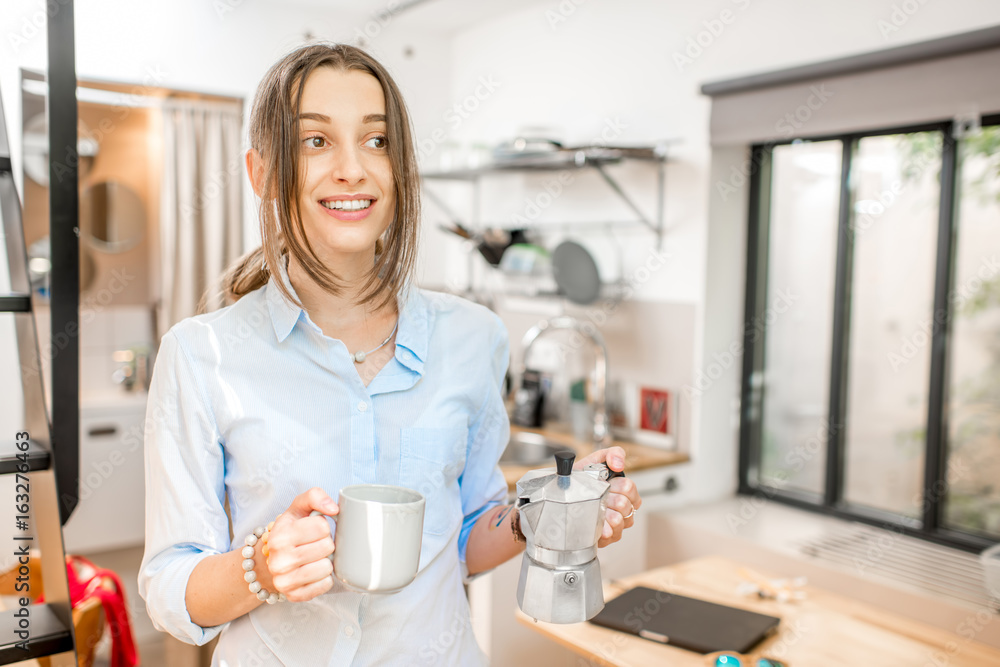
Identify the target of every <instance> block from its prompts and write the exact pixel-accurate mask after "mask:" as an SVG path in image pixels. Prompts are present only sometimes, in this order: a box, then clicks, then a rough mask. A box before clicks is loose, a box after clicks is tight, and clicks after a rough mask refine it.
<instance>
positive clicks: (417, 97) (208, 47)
mask: <svg viewBox="0 0 1000 667" xmlns="http://www.w3.org/2000/svg"><path fill="white" fill-rule="evenodd" d="M50 4H53V5H56V4H58V3H50ZM344 4H346V3H344ZM44 8H45V3H44V2H41V1H40V0H5V2H4V7H3V10H2V11H0V95H2V99H3V105H4V110H5V112H6V115H7V128H8V132H9V136H10V141H11V149H12V153H13V155H12V157H13V160H14V172H15V175H16V177H17V180H18V189H19V192H22V193H23V189H22V186H23V183H21V178H20V174H21V130H20V127H21V117H20V116H21V113H20V112H21V96H20V90H19V85H20V74H19V69H20V68H22V67H23V68H29V69H34V70H44V69H45V68H46V63H47V55H46V34H45V9H44ZM75 18H76V65H77V75H78V76H79V77H80V78H82V79H96V80H105V81H118V82H124V83H131V84H139V85H142V86H151V87H162V88H168V89H178V90H191V91H199V92H205V93H214V94H221V95H230V96H235V97H242V98H244V99H245V100H246V114H245V117H244V122H246V120H247V119H248V117H249V109H250V103H251V101H252V97H253V93H254V91H255V89H256V86H257V83H258V82H259V80H260V79H261V77H262V76H263V75H264V73H265V72H266V70H267V68H268V67H269V66H270V65H271V64H272V63H273V62H274V61H275V60H277V59H278V58H279V57H280V56H281V55H283V54H284V53H285V52H287V51H289V50H291V49H292V48H294V47H295V46H297V45H299V44H301V43H303V42H304V41H305V38H304V35H305V34H306V33H307V32H309V33H311V34H312V35H314V36H315V37H316V38H319V39H327V40H331V41H343V42H347V41H351V40H353V39H355V38H356V36H357V34H358V32H359V30H360V31H363V32H365V31H366V32H367V35H368V36H369V37H370V38H374V39H373V43H372V47H371V50H372V51H373V53H374V54H375V55H376V56H377V57H378V58H379V59H380V60H381V61H382V62H383V64H385V65H386V67H388V68H389V69H390V71H392V73H393V75H394V76H395V77H396V79H397V83H398V84H399V85H400V87H401V88H402V90H403V93H404V95H405V96H406V99H407V101H408V103H409V105H410V108H411V110H412V115H413V121H414V124H415V126H416V130H417V134H418V136H420V132H421V131H426V132H429V131H430V130H429V129H426V128H433V127H436V126H437V125H439V124H440V118H441V115H442V113H443V112H444V106H443V105H444V104H445V101H446V100H447V98H448V90H449V89H450V82H449V70H450V60H449V59H450V55H451V54H450V51H449V43H448V41H447V40H446V39H443V38H441V36H440V35H438V34H436V33H435V32H434V31H433V30H428V29H426V28H425V29H421V30H419V31H416V30H412V29H408V28H407V26H406V25H401V21H400V20H399V19H398V18H397V19H392V20H389V21H388V22H382V23H376V24H370V23H369V21H370V19H369V18H368V17H367V16H361V15H353V14H351V13H348V12H344V11H331V10H329V9H322V8H317V7H303V6H296V5H289V4H287V3H282V2H276V1H275V2H241V1H240V0H219V1H217V2H205V1H204V0H171V1H170V2H130V1H128V0H101V2H77V3H76V17H75ZM406 47H409V51H408V52H409V53H412V55H410V56H407V55H404V48H406ZM240 168H241V170H242V166H241V167H240ZM244 184H245V185H248V184H247V183H246V181H245V179H244ZM246 192H247V197H246V200H245V201H246V205H245V207H244V213H245V215H244V227H245V229H244V238H245V240H246V245H247V249H249V248H250V247H252V246H253V245H256V244H257V243H259V239H260V236H259V231H258V227H257V221H256V219H255V216H254V208H255V207H254V205H253V201H252V198H251V196H250V189H249V187H246ZM425 245H426V246H428V247H431V248H433V246H432V245H431V244H425ZM427 263H429V264H431V265H433V264H434V262H433V261H430V262H427ZM0 267H6V257H4V258H3V261H2V263H0ZM8 338H9V337H8V336H6V335H2V334H0V346H2V347H3V349H4V350H7V349H8V348H9V349H10V350H14V349H15V348H14V342H13V339H10V340H8ZM106 361H107V363H106V364H105V365H110V364H111V361H110V359H107V360H106ZM105 375H106V373H104V374H103V375H102V379H104V376H105ZM0 400H2V402H3V403H4V404H5V405H13V403H12V401H13V400H14V397H13V395H11V396H8V395H7V393H6V391H5V390H2V389H0Z"/></svg>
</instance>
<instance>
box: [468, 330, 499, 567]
mask: <svg viewBox="0 0 1000 667" xmlns="http://www.w3.org/2000/svg"><path fill="white" fill-rule="evenodd" d="M494 325H495V326H494V330H493V336H492V344H491V347H490V350H491V363H490V372H491V373H492V376H491V379H492V382H490V383H489V387H488V392H487V396H486V398H485V401H484V405H483V407H482V408H481V409H480V410H479V413H478V415H477V417H476V420H475V421H474V422H473V424H472V426H471V428H470V429H469V445H468V451H467V453H466V464H465V470H464V471H463V473H462V478H461V480H460V483H461V490H462V512H463V514H464V517H465V518H464V519H463V521H462V530H461V531H460V532H459V536H458V557H459V559H460V560H461V562H462V569H463V572H467V570H466V569H465V553H466V549H467V547H468V543H469V534H470V533H471V532H472V528H473V526H475V525H476V521H477V520H478V519H479V517H480V516H482V514H483V513H484V512H486V511H488V510H489V509H490V508H492V507H495V506H497V505H499V504H501V503H502V502H504V501H505V500H506V498H507V481H506V480H505V479H504V476H503V471H502V470H501V469H500V465H499V461H500V456H501V455H502V454H503V451H504V449H505V448H506V447H507V441H508V440H509V439H510V420H509V419H508V417H507V408H506V406H505V405H504V400H503V381H504V376H505V375H506V374H507V367H508V365H509V363H510V343H509V340H508V336H507V329H506V327H505V326H504V324H503V322H502V321H501V320H500V318H499V317H496V316H495V315H494Z"/></svg>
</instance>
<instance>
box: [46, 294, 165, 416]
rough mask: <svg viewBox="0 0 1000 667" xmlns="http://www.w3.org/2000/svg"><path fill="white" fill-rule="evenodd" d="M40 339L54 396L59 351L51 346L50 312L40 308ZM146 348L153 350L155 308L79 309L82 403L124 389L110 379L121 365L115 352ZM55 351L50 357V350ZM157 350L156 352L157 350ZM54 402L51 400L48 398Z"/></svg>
mask: <svg viewBox="0 0 1000 667" xmlns="http://www.w3.org/2000/svg"><path fill="white" fill-rule="evenodd" d="M38 323H39V331H38V340H39V347H40V349H41V350H42V367H43V369H44V370H45V389H46V394H47V396H51V388H52V354H58V349H53V348H52V346H50V345H49V340H50V330H49V309H48V308H47V307H41V308H39V309H38ZM138 345H146V346H150V347H153V345H154V339H153V316H152V306H107V307H104V308H102V307H100V306H98V305H95V306H93V307H91V308H89V309H88V308H81V310H80V403H81V405H83V406H85V405H86V404H87V402H88V399H91V398H102V399H103V398H106V397H107V396H108V395H113V394H116V393H121V394H123V395H124V394H125V393H126V392H125V389H124V388H122V387H121V386H120V385H118V384H115V382H114V381H113V380H112V379H111V376H112V374H113V373H114V371H115V370H116V369H117V368H118V367H119V366H120V365H121V364H119V363H117V362H115V361H114V358H113V356H112V355H113V354H114V352H115V350H124V349H128V348H129V347H133V346H138ZM50 350H51V351H52V352H51V354H50V352H49V351H50ZM154 351H155V349H154ZM49 400H51V399H49Z"/></svg>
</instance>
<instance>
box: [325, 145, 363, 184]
mask: <svg viewBox="0 0 1000 667" xmlns="http://www.w3.org/2000/svg"><path fill="white" fill-rule="evenodd" d="M330 177H331V178H333V179H334V180H335V181H338V182H341V183H347V184H352V183H358V182H360V181H362V180H364V178H365V167H364V165H363V164H362V162H361V152H360V151H359V150H357V149H355V148H344V149H342V150H339V151H336V152H335V156H334V159H333V165H332V169H331V174H330Z"/></svg>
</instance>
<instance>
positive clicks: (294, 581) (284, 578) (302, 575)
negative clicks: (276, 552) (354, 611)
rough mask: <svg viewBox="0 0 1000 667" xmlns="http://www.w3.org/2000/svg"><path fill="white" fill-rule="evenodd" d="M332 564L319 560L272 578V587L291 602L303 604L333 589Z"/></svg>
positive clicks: (327, 560)
mask: <svg viewBox="0 0 1000 667" xmlns="http://www.w3.org/2000/svg"><path fill="white" fill-rule="evenodd" d="M331 574H333V563H331V562H330V559H329V558H320V559H319V560H318V561H314V562H312V563H308V564H307V565H303V566H301V567H298V568H296V569H295V570H293V571H291V572H288V573H286V574H276V575H275V576H274V587H275V588H276V589H277V590H278V592H279V593H284V594H285V597H287V598H288V599H289V600H291V601H292V602H305V601H306V600H311V599H312V598H314V597H316V596H317V595H322V594H323V593H325V592H327V591H328V590H330V589H331V588H332V587H333V578H332V577H331V576H330V575H331Z"/></svg>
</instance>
